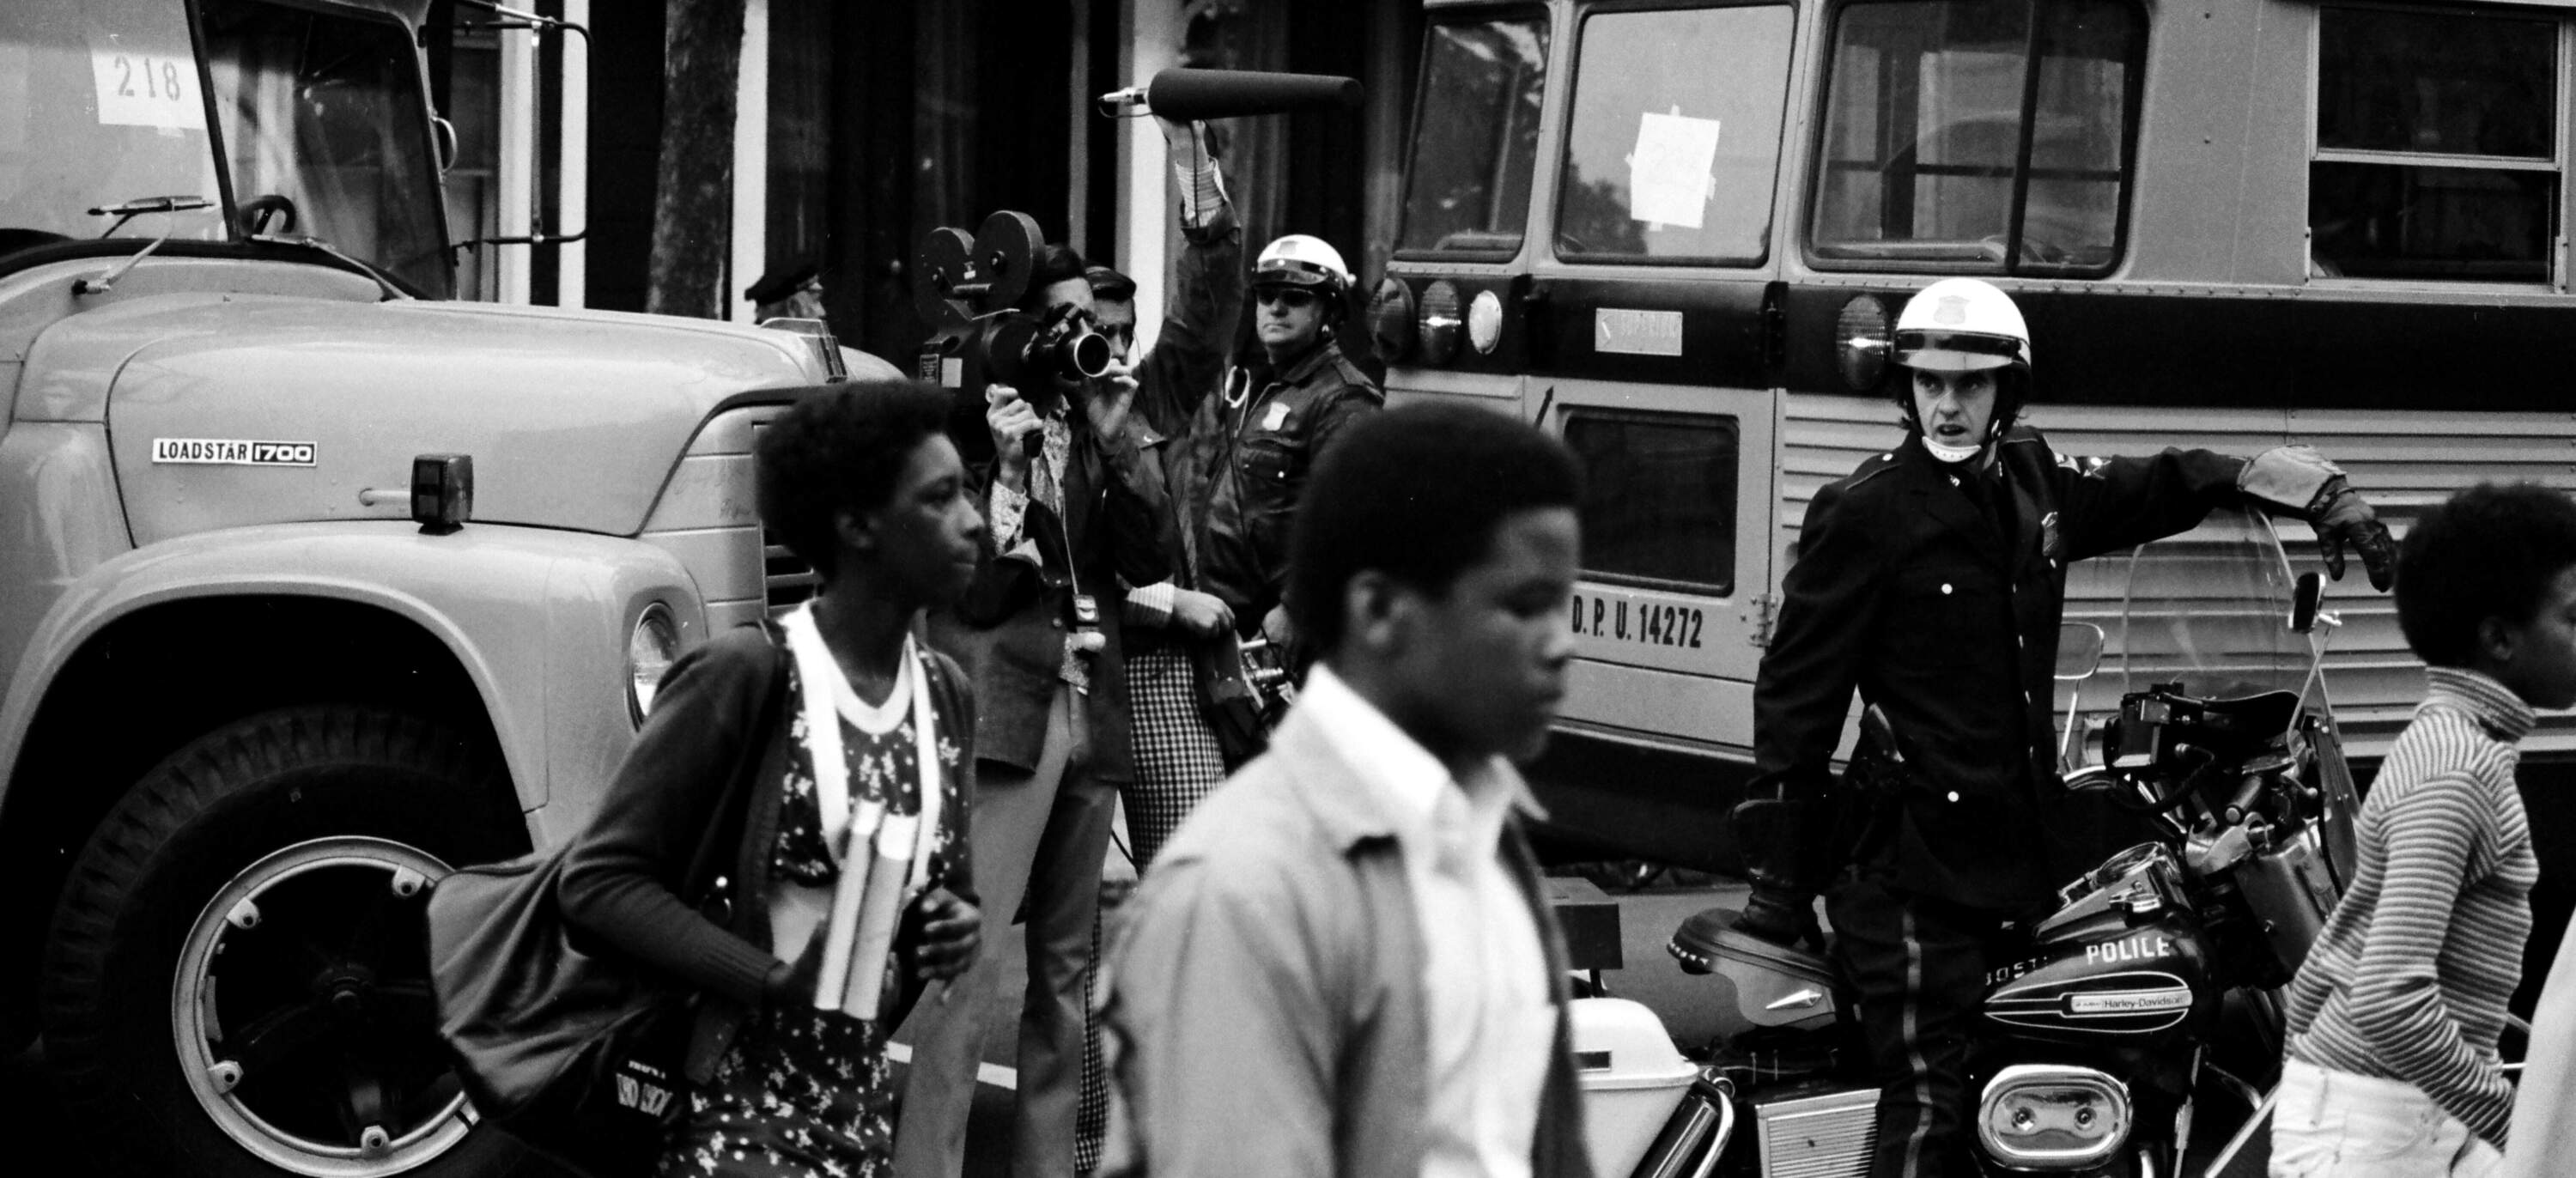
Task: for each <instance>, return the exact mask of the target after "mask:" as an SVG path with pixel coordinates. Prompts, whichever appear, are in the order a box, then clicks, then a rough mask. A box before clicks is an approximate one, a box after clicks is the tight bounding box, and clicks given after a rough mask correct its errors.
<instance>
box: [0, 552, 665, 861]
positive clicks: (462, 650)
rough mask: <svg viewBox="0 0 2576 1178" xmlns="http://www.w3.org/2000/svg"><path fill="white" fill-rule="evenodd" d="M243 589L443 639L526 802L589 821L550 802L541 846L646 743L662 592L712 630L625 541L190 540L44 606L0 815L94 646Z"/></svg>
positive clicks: (15, 723)
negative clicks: (640, 689)
mask: <svg viewBox="0 0 2576 1178" xmlns="http://www.w3.org/2000/svg"><path fill="white" fill-rule="evenodd" d="M245 596H268V597H281V596H282V597H297V596H303V597H315V598H328V599H333V600H337V601H342V602H353V603H358V604H362V605H368V606H373V607H376V608H379V609H383V610H385V611H387V612H389V613H391V614H394V615H397V616H399V617H401V618H404V619H406V620H408V621H410V622H411V623H413V624H414V625H417V626H419V627H420V628H421V629H422V630H423V631H426V632H427V633H428V634H429V635H431V636H432V637H433V638H435V639H436V640H437V641H438V642H439V643H441V644H442V645H444V646H445V647H446V649H447V650H448V651H449V652H450V653H451V654H453V655H454V656H455V658H456V660H457V662H458V663H459V664H460V665H461V666H462V667H463V669H464V672H465V674H466V676H467V677H468V678H469V679H470V680H471V682H472V683H473V685H474V689H475V691H476V692H477V693H478V694H479V695H480V696H481V701H480V702H481V704H482V707H483V709H484V712H485V715H486V716H487V718H488V719H489V720H490V722H491V726H492V732H493V735H494V736H495V737H496V738H497V739H498V741H499V744H500V752H501V755H502V758H503V760H504V762H505V763H506V764H507V766H508V767H509V771H510V777H511V780H512V782H513V786H514V788H515V789H516V791H517V793H518V799H519V804H520V808H521V810H523V811H538V810H540V809H543V808H546V807H547V806H548V803H549V802H550V801H551V800H554V799H555V798H556V797H557V795H558V793H562V792H570V793H572V794H573V795H575V796H574V797H573V798H572V799H571V800H573V801H574V804H573V805H572V806H570V807H569V809H570V810H573V811H578V812H579V813H578V814H570V813H564V812H563V811H564V810H565V809H566V808H563V807H557V808H555V809H553V810H550V811H548V812H547V813H546V815H545V818H546V821H545V822H544V826H545V827H546V828H547V829H546V830H545V831H535V830H532V831H531V833H532V834H536V835H538V836H539V841H540V842H544V841H548V840H547V838H546V837H545V836H547V835H552V836H555V837H560V836H562V835H565V834H568V833H570V832H571V831H572V830H574V829H578V822H579V821H580V820H582V819H586V818H587V815H588V811H589V809H590V807H591V804H592V802H593V801H594V800H595V798H596V795H597V793H598V791H599V787H600V786H601V785H603V784H604V783H605V782H606V780H607V776H608V773H609V771H610V770H611V769H613V768H614V767H615V765H616V762H617V758H618V757H619V756H621V755H622V754H623V753H624V752H625V750H626V748H627V746H628V745H629V744H631V743H632V742H633V740H634V721H633V719H632V716H631V714H630V712H629V709H628V704H627V700H626V695H627V686H626V676H627V671H626V652H627V639H628V635H629V634H630V633H631V632H632V631H633V628H634V626H635V623H636V621H637V619H638V618H639V617H640V616H641V615H642V614H643V612H644V611H645V610H646V609H647V608H648V607H650V606H651V605H652V604H653V603H655V602H660V603H663V604H664V605H665V606H666V607H667V608H668V609H669V610H670V611H671V619H672V622H673V625H674V628H675V629H677V631H678V632H679V635H680V644H679V645H680V649H682V650H685V649H687V648H689V647H691V646H694V645H696V644H697V643H698V642H701V641H703V640H704V639H705V637H706V620H705V612H704V609H703V608H702V605H701V603H700V600H699V597H698V592H697V589H696V586H695V584H694V582H693V581H692V580H691V579H690V577H689V574H688V572H687V570H686V569H685V568H683V567H682V566H681V564H680V562H679V560H678V559H677V558H675V557H673V556H671V555H670V554H669V553H667V552H665V551H663V550H661V549H659V548H656V547H653V546H652V545H649V544H645V543H642V542H639V541H635V540H629V539H624V538H620V537H615V536H600V535H592V534H586V533H577V532H562V531H551V530H545V529H537V528H518V527H504V526H493V525H476V524H468V525H466V527H465V528H464V529H463V530H461V531H458V532H455V533H453V534H450V535H444V536H431V535H425V534H423V533H422V532H421V530H420V529H419V528H418V527H416V526H414V525H412V524H410V523H408V522H405V521H360V522H330V523H297V524H271V525H262V526H257V527H247V528H234V529H226V530H222V531H214V532H205V533H200V534H196V535H191V536H185V537H181V538H178V539H174V540H169V541H165V542H163V543H159V544H154V545H150V546H148V547H146V548H142V549H137V550H135V551H132V552H128V553H125V554H123V555H121V556H118V557H116V558H115V559H112V560H109V561H107V562H105V563H103V564H100V565H98V566H97V567H95V568H93V569H91V570H89V571H88V572H87V573H85V574H83V575H82V576H81V577H80V579H79V580H77V581H76V582H74V583H73V584H72V585H71V586H70V587H69V588H68V589H67V590H66V591H65V592H64V593H63V594H62V595H61V596H60V597H59V598H58V599H57V600H56V601H55V603H54V605H53V607H52V608H51V609H50V610H48V611H47V613H46V615H45V617H44V619H43V621H42V622H41V623H40V624H39V625H38V626H37V628H36V630H35V633H34V635H33V636H32V637H31V639H30V641H29V642H28V645H27V649H26V653H25V656H24V657H23V658H21V659H20V660H19V663H18V666H17V668H16V670H15V672H14V673H13V674H12V675H11V677H10V680H9V685H8V694H7V695H6V696H5V697H0V811H5V810H6V807H7V803H8V801H9V798H8V789H9V785H10V783H11V781H12V780H13V779H14V777H15V775H16V766H17V764H18V759H19V756H20V754H21V752H22V751H23V750H24V749H25V748H26V744H27V740H28V737H29V729H30V727H31V725H32V724H33V723H34V720H35V717H36V715H37V712H38V710H39V709H40V707H41V706H42V705H43V703H44V700H45V696H46V694H47V692H48V691H49V690H50V689H51V687H52V685H53V684H54V683H55V682H56V680H57V678H58V677H59V676H60V675H61V673H62V672H63V670H64V669H65V667H66V666H68V665H69V664H70V663H71V662H72V661H73V660H74V659H75V658H77V657H78V656H79V654H80V652H81V650H82V648H83V647H84V646H85V645H86V644H87V643H89V642H90V641H91V640H92V639H93V638H95V637H97V636H98V635H99V633H100V632H101V631H103V630H105V629H106V628H107V627H109V626H110V625H112V624H114V623H115V622H117V621H118V620H119V619H121V618H126V617H129V616H132V615H135V614H138V613H141V612H143V611H146V610H150V609H152V608H154V607H157V606H162V605H167V604H171V603H175V602H183V601H189V600H202V599H214V598H225V597H245ZM223 637H224V636H221V635H214V636H210V638H211V640H210V642H209V643H208V658H209V659H210V660H212V661H214V662H216V663H218V664H219V663H220V662H221V661H222V660H223V659H224V658H227V657H241V658H255V657H257V654H256V652H255V651H239V650H236V651H232V652H230V653H227V652H226V651H225V650H224V643H223V641H222V639H223ZM216 669H217V670H219V669H220V667H219V666H218V667H217V668H216ZM558 785H563V786H565V787H566V789H565V790H558V788H557V786H558ZM558 818H560V819H562V820H561V821H558V820H557V819H558Z"/></svg>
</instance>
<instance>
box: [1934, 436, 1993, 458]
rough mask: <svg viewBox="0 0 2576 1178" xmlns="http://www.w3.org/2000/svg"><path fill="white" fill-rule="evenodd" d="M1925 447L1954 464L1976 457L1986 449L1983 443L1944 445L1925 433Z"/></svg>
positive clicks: (1936, 455) (1935, 456) (1937, 456)
mask: <svg viewBox="0 0 2576 1178" xmlns="http://www.w3.org/2000/svg"><path fill="white" fill-rule="evenodd" d="M1923 448H1924V449H1925V450H1929V451H1931V452H1932V456H1933V457H1934V458H1938V459H1940V460H1941V461H1943V462H1947V463H1952V464H1954V465H1955V464H1957V463H1961V462H1966V461H1968V460H1969V459H1971V458H1975V457H1976V456H1977V455H1979V454H1982V453H1984V452H1985V449H1986V448H1985V446H1984V445H1983V444H1982V443H1980V444H1978V445H1974V446H1944V445H1942V444H1941V443H1939V442H1935V441H1933V440H1932V435H1930V434H1925V435H1923Z"/></svg>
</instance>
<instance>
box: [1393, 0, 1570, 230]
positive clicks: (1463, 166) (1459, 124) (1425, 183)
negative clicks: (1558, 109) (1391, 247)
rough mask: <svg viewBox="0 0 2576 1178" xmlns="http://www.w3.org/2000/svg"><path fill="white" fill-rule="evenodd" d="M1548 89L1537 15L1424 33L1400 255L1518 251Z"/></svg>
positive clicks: (1543, 31) (1542, 21)
mask: <svg viewBox="0 0 2576 1178" xmlns="http://www.w3.org/2000/svg"><path fill="white" fill-rule="evenodd" d="M1546 90H1547V21H1546V18H1545V17H1544V16H1542V15H1539V14H1535V13H1533V14H1531V15H1528V16H1508V17H1500V18H1496V19H1491V20H1482V21H1466V22H1459V23H1455V24H1439V25H1433V26H1432V27H1431V30H1430V32H1429V33H1428V34H1427V35H1426V36H1425V37H1424V46H1423V62H1422V89H1421V91H1420V92H1419V93H1418V94H1417V95H1416V96H1415V99H1414V106H1413V155H1412V165H1411V166H1410V167H1408V168H1406V169H1405V181H1404V229H1403V231H1402V232H1401V233H1400V234H1398V236H1397V240H1396V249H1397V250H1398V251H1399V252H1412V251H1436V252H1440V253H1449V254H1459V253H1464V254H1499V255H1509V254H1514V253H1518V252H1519V251H1520V248H1521V235H1522V231H1523V229H1524V227H1525V226H1526V224H1527V223H1528V221H1529V197H1530V175H1531V166H1532V164H1534V163H1535V162H1536V161H1537V159H1538V115H1539V105H1540V101H1541V99H1543V98H1544V97H1545V96H1546Z"/></svg>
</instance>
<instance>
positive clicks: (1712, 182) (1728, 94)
mask: <svg viewBox="0 0 2576 1178" xmlns="http://www.w3.org/2000/svg"><path fill="white" fill-rule="evenodd" d="M1792 24H1793V19H1792V14H1791V12H1790V9H1789V8H1788V7H1786V6H1784V5H1776V4H1770V5H1756V6H1751V7H1743V8H1703V9H1691V10H1681V11H1655V10H1648V11H1642V12H1602V13H1595V14H1593V15H1591V16H1589V17H1587V18H1585V20H1584V22H1583V31H1582V35H1581V39H1580V41H1579V44H1580V46H1581V48H1580V50H1579V52H1578V55H1577V57H1576V58H1575V72H1574V116H1573V127H1572V131H1571V133H1570V134H1569V135H1568V136H1567V137H1566V151H1565V171H1564V182H1563V184H1562V185H1561V186H1560V191H1559V194H1558V196H1557V210H1556V252H1557V253H1558V254H1559V255H1560V256H1564V257H1569V258H1582V259H1585V260H1591V261H1683V260H1687V261H1699V262H1738V263H1759V262H1761V261H1762V260H1763V258H1764V257H1766V256H1767V255H1768V254H1769V252H1770V248H1771V191H1772V185H1773V182H1774V181H1775V179H1776V178H1777V177H1778V175H1779V170H1780V115H1781V108H1782V106H1783V104H1784V103H1785V102H1786V100H1787V97H1788V86H1789V57H1790V34H1791V32H1792V28H1791V26H1792Z"/></svg>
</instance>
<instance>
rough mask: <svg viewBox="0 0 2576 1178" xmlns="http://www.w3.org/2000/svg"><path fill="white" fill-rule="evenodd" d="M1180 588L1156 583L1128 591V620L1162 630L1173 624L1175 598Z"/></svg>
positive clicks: (1161, 582) (1162, 582) (1170, 584)
mask: <svg viewBox="0 0 2576 1178" xmlns="http://www.w3.org/2000/svg"><path fill="white" fill-rule="evenodd" d="M1179 589H1180V586H1178V585H1174V584H1172V583H1171V582H1170V581H1156V582H1154V583H1153V584H1151V585H1139V586H1137V587H1136V588H1133V589H1130V590H1128V591H1127V602H1126V607H1125V608H1126V620H1127V621H1128V622H1130V623H1132V624H1134V625H1138V626H1151V627H1156V628H1160V627H1163V626H1168V625H1171V624H1172V606H1173V598H1174V597H1175V595H1176V594H1177V592H1178V591H1179Z"/></svg>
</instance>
